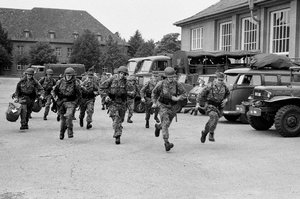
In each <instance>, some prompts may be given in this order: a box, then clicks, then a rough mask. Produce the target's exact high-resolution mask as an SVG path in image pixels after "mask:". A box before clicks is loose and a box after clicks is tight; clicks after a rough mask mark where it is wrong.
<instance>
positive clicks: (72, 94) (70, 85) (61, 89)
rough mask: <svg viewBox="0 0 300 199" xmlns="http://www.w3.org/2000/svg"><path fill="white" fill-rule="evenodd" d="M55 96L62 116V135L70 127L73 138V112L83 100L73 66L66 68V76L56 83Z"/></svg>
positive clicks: (62, 137) (69, 133)
mask: <svg viewBox="0 0 300 199" xmlns="http://www.w3.org/2000/svg"><path fill="white" fill-rule="evenodd" d="M53 95H54V96H53V97H54V98H57V100H56V102H57V105H58V107H59V108H58V111H59V116H60V135H59V138H60V139H61V140H63V139H64V136H65V132H66V130H67V129H68V137H69V138H73V134H74V133H73V113H74V109H75V108H76V106H77V104H78V101H80V100H81V90H80V84H79V83H78V82H77V81H76V78H75V71H74V69H73V68H71V67H69V68H66V70H65V72H64V78H62V79H61V80H59V81H58V82H57V83H56V86H55V87H54V90H53Z"/></svg>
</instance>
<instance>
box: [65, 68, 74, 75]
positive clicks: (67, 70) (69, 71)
mask: <svg viewBox="0 0 300 199" xmlns="http://www.w3.org/2000/svg"><path fill="white" fill-rule="evenodd" d="M65 75H75V70H74V69H73V68H72V67H69V68H66V70H65Z"/></svg>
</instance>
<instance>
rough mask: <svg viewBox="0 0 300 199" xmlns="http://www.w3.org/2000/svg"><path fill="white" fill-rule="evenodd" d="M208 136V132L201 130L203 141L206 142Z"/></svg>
mask: <svg viewBox="0 0 300 199" xmlns="http://www.w3.org/2000/svg"><path fill="white" fill-rule="evenodd" d="M206 136H207V133H206V132H204V131H202V132H201V139H200V140H201V142H202V143H204V142H205V140H206Z"/></svg>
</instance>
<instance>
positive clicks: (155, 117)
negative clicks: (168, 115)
mask: <svg viewBox="0 0 300 199" xmlns="http://www.w3.org/2000/svg"><path fill="white" fill-rule="evenodd" d="M154 120H155V121H156V122H157V123H160V120H159V119H158V117H157V115H155V116H154Z"/></svg>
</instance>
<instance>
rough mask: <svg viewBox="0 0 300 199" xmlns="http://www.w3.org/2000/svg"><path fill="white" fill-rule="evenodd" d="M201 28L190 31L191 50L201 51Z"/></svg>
mask: <svg viewBox="0 0 300 199" xmlns="http://www.w3.org/2000/svg"><path fill="white" fill-rule="evenodd" d="M202 45H203V28H195V29H192V50H197V49H202V48H203V47H202Z"/></svg>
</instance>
